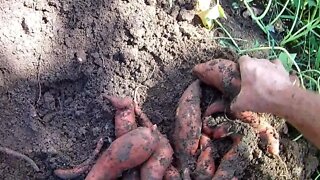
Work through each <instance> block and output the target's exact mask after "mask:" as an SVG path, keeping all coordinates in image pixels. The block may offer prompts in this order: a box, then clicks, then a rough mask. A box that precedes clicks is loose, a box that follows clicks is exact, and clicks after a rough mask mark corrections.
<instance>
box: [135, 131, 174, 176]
mask: <svg viewBox="0 0 320 180" xmlns="http://www.w3.org/2000/svg"><path fill="white" fill-rule="evenodd" d="M172 155H173V149H172V148H171V145H170V143H169V141H168V139H167V138H166V137H164V136H163V135H161V134H160V142H159V145H158V147H157V149H156V150H155V151H154V153H153V154H152V155H151V157H150V158H149V159H148V160H147V161H146V162H145V163H144V164H143V165H142V167H141V170H140V177H141V180H149V179H152V180H162V178H163V176H164V174H165V172H166V170H167V169H168V167H169V166H170V164H171V162H172Z"/></svg>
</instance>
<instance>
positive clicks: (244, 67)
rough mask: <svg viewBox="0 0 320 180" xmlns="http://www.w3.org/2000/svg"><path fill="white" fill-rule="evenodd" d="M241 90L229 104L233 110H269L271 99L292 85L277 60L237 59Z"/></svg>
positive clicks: (271, 104)
mask: <svg viewBox="0 0 320 180" xmlns="http://www.w3.org/2000/svg"><path fill="white" fill-rule="evenodd" d="M239 65H240V73H241V90H240V93H239V94H238V96H237V97H236V98H235V99H234V100H233V102H232V104H231V110H232V111H233V112H241V111H254V112H271V111H272V108H273V107H274V106H273V102H274V101H273V100H274V99H275V98H277V97H279V96H281V93H283V92H284V90H285V89H287V88H289V87H290V86H292V82H291V81H290V77H289V73H288V72H287V71H286V70H285V69H284V67H283V65H282V63H281V62H280V61H279V60H274V61H272V62H270V61H269V60H267V59H255V58H251V57H249V56H242V57H240V59H239Z"/></svg>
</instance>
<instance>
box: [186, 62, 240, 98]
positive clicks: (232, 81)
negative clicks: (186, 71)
mask: <svg viewBox="0 0 320 180" xmlns="http://www.w3.org/2000/svg"><path fill="white" fill-rule="evenodd" d="M192 71H193V74H195V75H196V76H197V77H198V78H199V79H200V80H201V81H202V82H204V83H205V84H207V85H209V86H212V87H213V88H216V89H218V90H220V91H221V92H222V93H223V94H224V95H225V96H226V97H228V98H230V99H233V98H234V97H236V96H237V95H238V94H239V92H240V89H241V79H240V71H239V67H238V64H237V63H235V62H233V61H230V60H226V59H214V60H211V61H208V62H206V63H201V64H198V65H196V66H195V67H194V68H193V70H192Z"/></svg>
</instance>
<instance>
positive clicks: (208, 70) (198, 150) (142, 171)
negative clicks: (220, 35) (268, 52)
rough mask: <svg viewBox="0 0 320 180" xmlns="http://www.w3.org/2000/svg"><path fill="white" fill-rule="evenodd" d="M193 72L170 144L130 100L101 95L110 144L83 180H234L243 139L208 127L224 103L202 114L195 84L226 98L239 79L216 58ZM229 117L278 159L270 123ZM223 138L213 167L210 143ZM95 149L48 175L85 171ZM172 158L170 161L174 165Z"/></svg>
mask: <svg viewBox="0 0 320 180" xmlns="http://www.w3.org/2000/svg"><path fill="white" fill-rule="evenodd" d="M193 73H194V74H195V75H196V76H197V77H198V78H199V79H200V80H196V81H194V82H193V83H191V84H190V85H189V86H188V87H187V88H186V90H185V91H184V93H183V94H182V96H181V98H180V100H179V102H178V107H177V110H176V120H175V124H174V133H173V137H172V141H171V142H170V141H169V140H168V138H167V137H166V136H165V135H163V134H161V133H160V132H159V131H158V129H157V126H156V125H153V124H152V122H151V121H150V120H149V119H148V117H147V116H146V114H144V113H143V111H142V110H141V108H140V107H139V106H138V105H137V104H136V103H134V102H133V100H132V99H131V98H128V97H125V98H119V97H114V96H105V98H106V99H108V100H109V101H110V102H111V104H112V105H113V106H114V107H115V109H116V113H115V135H116V140H114V141H113V142H112V143H111V145H110V146H109V147H108V148H107V149H106V150H105V151H104V152H103V153H102V154H101V155H100V157H99V158H98V160H97V161H96V163H95V164H94V165H93V167H92V168H91V170H90V172H89V173H88V175H87V176H86V179H87V180H102V179H103V180H108V179H117V178H121V179H133V180H134V179H142V180H162V179H165V180H178V179H192V178H193V179H217V180H218V179H233V180H236V179H238V177H237V176H236V174H234V173H233V172H230V170H229V169H227V168H226V167H227V166H228V164H230V163H234V160H235V157H236V156H241V155H240V154H239V152H238V151H237V148H238V146H239V144H240V142H241V139H242V136H243V135H239V134H232V133H230V132H229V131H228V125H227V124H222V125H220V126H217V127H211V126H210V125H209V123H208V121H207V120H208V118H206V117H207V116H210V115H212V114H214V113H217V112H224V111H225V110H226V109H227V107H228V104H227V103H226V102H225V101H217V102H215V103H214V104H212V105H210V106H208V108H207V110H206V111H205V112H204V113H202V111H201V108H200V103H201V98H202V97H201V96H202V90H201V86H200V84H201V82H203V83H205V84H207V85H209V86H212V87H214V88H216V89H218V90H220V91H221V92H222V93H223V94H224V95H225V96H226V97H227V98H229V99H233V98H234V97H235V96H236V95H237V94H238V93H239V91H240V81H241V80H240V73H239V70H238V67H237V64H236V63H234V62H232V61H228V60H222V59H218V60H212V61H209V62H207V63H203V64H199V65H197V66H195V67H194V69H193ZM231 113H232V112H231ZM234 116H235V117H236V118H238V119H240V120H242V121H244V122H246V123H249V124H250V125H251V126H252V127H253V128H254V129H255V130H256V133H257V134H259V135H260V137H261V138H265V139H267V141H268V147H267V149H268V152H270V153H272V154H274V155H278V153H279V140H278V136H277V133H276V131H275V130H274V129H273V127H272V126H271V125H270V124H268V123H267V122H265V121H263V120H262V119H261V118H259V116H258V115H257V114H256V113H253V112H243V113H238V114H234ZM136 120H137V121H136ZM226 136H229V137H230V138H231V139H232V140H233V145H232V148H231V149H230V150H229V151H228V152H227V153H226V154H225V155H224V157H223V158H222V159H221V160H220V163H219V166H218V165H217V164H215V162H216V159H215V157H214V156H213V151H214V149H213V148H214V147H213V145H212V140H214V139H220V138H223V137H226ZM171 145H172V146H173V148H172V147H171ZM100 149H101V143H98V145H97V148H96V150H95V152H94V153H93V155H92V157H91V158H89V160H88V161H87V162H86V163H83V164H82V165H79V166H77V167H75V168H72V169H57V170H55V172H54V173H55V174H56V175H57V176H59V177H60V178H63V179H69V178H74V177H76V176H78V175H80V174H81V173H84V172H86V171H88V170H89V168H90V167H91V166H90V165H91V164H92V162H93V159H94V158H95V157H96V156H97V154H98V153H97V152H99V151H100ZM173 158H176V161H174V163H173ZM194 159H196V165H195V167H190V162H191V161H192V160H194Z"/></svg>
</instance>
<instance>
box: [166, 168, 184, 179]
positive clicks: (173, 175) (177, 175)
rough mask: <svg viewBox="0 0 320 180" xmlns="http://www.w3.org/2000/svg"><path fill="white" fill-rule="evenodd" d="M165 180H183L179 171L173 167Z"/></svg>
mask: <svg viewBox="0 0 320 180" xmlns="http://www.w3.org/2000/svg"><path fill="white" fill-rule="evenodd" d="M164 180H182V179H181V176H180V173H179V171H178V170H177V169H176V168H175V167H174V166H172V165H170V166H169V167H168V169H167V170H166V172H165V175H164Z"/></svg>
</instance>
